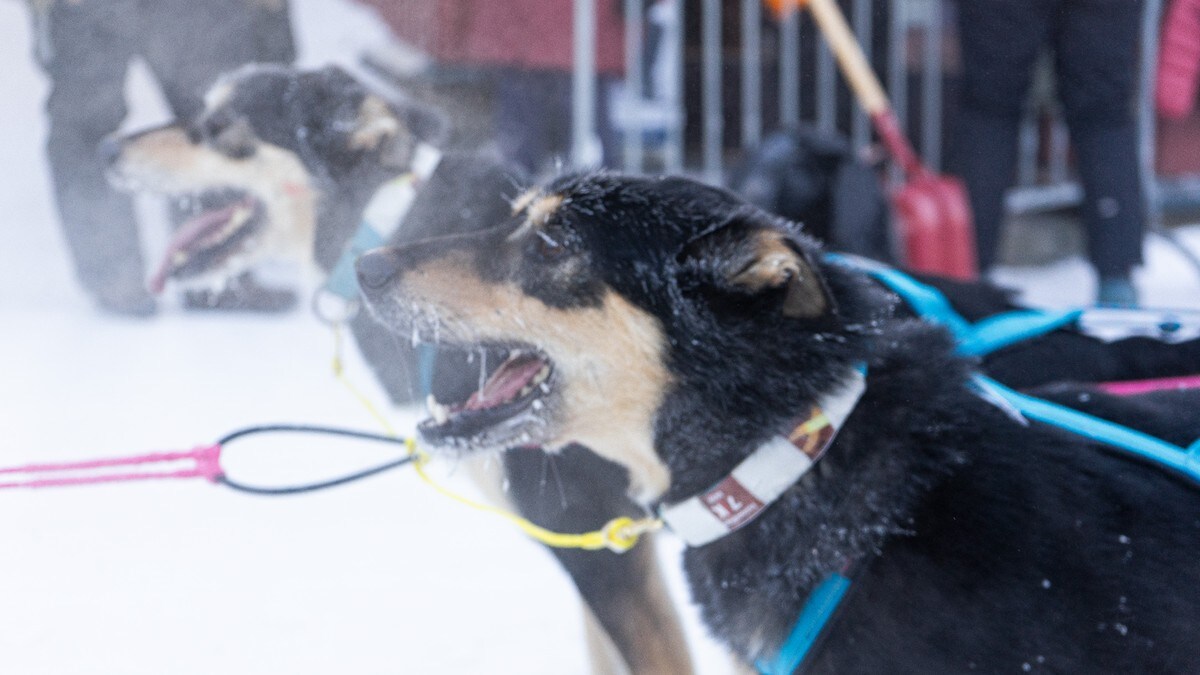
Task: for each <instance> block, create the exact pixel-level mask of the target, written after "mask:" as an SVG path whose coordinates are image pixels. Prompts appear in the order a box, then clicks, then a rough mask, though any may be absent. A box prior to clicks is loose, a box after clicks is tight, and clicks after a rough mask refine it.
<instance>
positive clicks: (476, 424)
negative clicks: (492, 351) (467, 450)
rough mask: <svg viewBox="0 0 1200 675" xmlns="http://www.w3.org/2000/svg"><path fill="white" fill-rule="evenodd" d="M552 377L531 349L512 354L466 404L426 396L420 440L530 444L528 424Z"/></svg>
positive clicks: (542, 404) (548, 366) (542, 402)
mask: <svg viewBox="0 0 1200 675" xmlns="http://www.w3.org/2000/svg"><path fill="white" fill-rule="evenodd" d="M553 374H554V370H553V367H552V366H551V363H550V360H549V359H547V358H546V357H544V356H542V355H541V354H539V353H537V352H536V351H533V350H528V349H518V350H513V351H512V352H510V354H509V356H508V358H507V359H505V360H504V362H503V363H501V364H500V366H499V367H498V368H496V370H494V371H492V373H491V374H490V375H489V376H488V377H487V378H486V379H485V380H483V381H482V383H481V385H480V387H479V388H478V389H477V390H476V391H474V392H472V393H471V395H470V396H469V397H467V399H466V400H464V401H460V402H457V403H443V402H439V401H437V400H436V399H434V397H433V396H432V395H430V397H429V400H428V406H429V414H430V418H429V419H427V420H425V421H424V422H422V423H421V425H420V431H421V435H422V436H423V437H424V438H425V440H426V441H428V442H430V443H433V444H434V445H451V446H476V445H479V446H483V445H488V446H491V445H497V444H501V443H512V444H524V443H529V442H533V441H534V439H532V438H531V437H526V436H528V434H529V433H530V429H529V427H530V423H533V424H538V423H539V420H540V415H539V413H541V412H542V411H543V410H544V409H545V406H546V401H545V399H546V397H547V395H548V394H550V392H551V380H552V376H553ZM543 424H544V423H543Z"/></svg>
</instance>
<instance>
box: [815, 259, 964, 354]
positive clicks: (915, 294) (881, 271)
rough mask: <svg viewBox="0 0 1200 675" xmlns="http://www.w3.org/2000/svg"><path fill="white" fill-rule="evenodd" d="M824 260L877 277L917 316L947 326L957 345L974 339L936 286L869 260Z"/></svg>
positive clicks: (960, 317) (962, 319) (961, 318)
mask: <svg viewBox="0 0 1200 675" xmlns="http://www.w3.org/2000/svg"><path fill="white" fill-rule="evenodd" d="M825 257H826V259H828V260H830V261H832V262H835V263H840V264H843V265H847V266H849V267H853V268H855V269H857V270H861V271H863V272H866V273H867V274H869V275H871V276H872V277H875V278H876V279H877V280H879V282H880V283H882V284H883V285H884V286H887V287H888V288H889V289H891V290H892V292H893V293H895V294H896V295H899V296H900V298H901V299H903V300H904V302H906V303H907V304H908V305H909V307H911V308H912V310H913V312H914V313H916V314H917V316H920V317H921V318H923V319H928V320H930V321H933V322H935V323H939V324H942V325H943V326H945V327H946V328H947V329H948V330H949V331H950V332H951V333H953V334H954V338H955V340H956V341H958V342H963V341H965V340H967V339H969V338H970V337H971V334H972V333H973V331H974V329H973V328H972V327H971V323H970V322H969V321H967V320H966V319H964V318H963V317H962V315H961V314H959V313H958V312H956V311H954V308H953V307H951V306H950V301H949V300H947V299H946V296H945V295H943V294H942V292H941V291H939V290H938V289H936V288H934V287H933V286H930V285H929V284H923V283H921V282H920V281H917V280H916V279H914V278H912V277H911V276H909V275H907V274H905V273H904V272H901V271H900V270H898V269H896V268H894V267H889V266H887V265H884V264H883V263H880V262H876V261H874V260H871V259H869V258H863V257H860V256H856V255H846V254H844V253H827V254H826V255H825Z"/></svg>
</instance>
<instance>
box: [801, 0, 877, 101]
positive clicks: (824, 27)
mask: <svg viewBox="0 0 1200 675" xmlns="http://www.w3.org/2000/svg"><path fill="white" fill-rule="evenodd" d="M805 4H807V5H808V11H810V12H812V15H813V20H815V21H816V22H817V26H818V27H819V28H820V29H821V32H822V33H824V34H825V39H826V40H827V41H828V42H829V48H830V49H831V50H833V55H834V56H836V57H837V60H838V64H840V65H841V67H842V74H844V75H845V76H846V79H847V80H848V81H849V82H850V88H851V89H853V90H854V93H855V95H857V96H858V100H859V102H860V103H861V104H862V106H863V108H864V109H866V111H867V114H868V115H871V116H875V115H878V114H879V113H882V112H885V111H887V110H889V109H890V108H891V104H890V103H888V98H887V94H885V93H884V91H883V87H882V86H881V85H880V84H879V78H877V77H876V76H875V71H874V70H872V69H871V64H870V63H868V62H867V57H866V55H865V54H863V51H862V47H860V46H859V44H858V40H857V39H856V38H855V37H854V33H853V32H851V30H850V26H849V25H848V24H847V23H846V17H845V16H843V15H842V10H841V9H840V8H839V7H838V6H837V5H836V4H835V2H834V0H805Z"/></svg>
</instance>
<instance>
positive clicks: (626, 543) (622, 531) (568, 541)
mask: <svg viewBox="0 0 1200 675" xmlns="http://www.w3.org/2000/svg"><path fill="white" fill-rule="evenodd" d="M333 341H334V355H333V374H334V377H336V378H337V379H338V381H339V382H341V383H342V384H343V385H345V386H346V388H347V389H349V390H350V393H351V394H353V395H354V398H356V399H357V400H358V402H359V403H361V404H362V405H363V407H364V408H366V409H367V412H369V413H370V414H371V416H372V417H374V418H375V420H376V421H377V422H378V423H379V424H380V426H382V427H383V428H384V429H385V430H386V431H387V434H388V435H389V436H394V437H399V434H397V433H396V430H395V429H394V428H393V427H392V425H391V424H390V423H388V421H387V418H386V417H384V416H383V414H382V413H380V411H379V409H378V408H377V407H375V405H373V404H372V403H371V399H370V398H368V397H367V396H366V395H365V394H364V393H363V392H362V391H361V390H359V389H358V388H357V387H355V386H354V384H353V383H352V382H350V379H349V378H347V377H346V372H345V367H344V364H343V361H342V334H341V330H340V327H339V326H336V325H335V326H334V327H333ZM405 447H407V448H408V454H409V455H416V457H417V459H416V461H415V462H413V468H414V469H415V470H416V472H417V475H418V476H420V477H421V480H422V481H424V482H425V483H426V484H427V485H429V486H430V487H432V488H433V489H434V490H436V491H437V492H438V493H440V494H442V495H444V496H446V497H449V498H450V499H452V500H454V501H456V502H458V503H460V504H464V505H466V506H469V507H471V508H473V509H476V510H478V511H484V512H486V513H491V514H493V515H496V516H500V517H501V518H504V519H505V520H507V521H509V522H510V523H512V524H513V525H516V526H517V527H518V528H520V529H521V531H522V532H524V533H525V534H526V535H528V536H529V537H532V538H533V539H536V540H537V541H540V542H541V543H543V544H545V545H547V546H552V547H554V548H578V549H584V550H587V551H597V550H600V549H609V550H611V551H616V552H618V553H624V552H625V551H628V550H629V549H631V548H633V547H634V546H635V545H636V544H637V543H638V539H639V538H640V537H641V535H643V534H645V533H647V532H653V531H655V530H658V529H661V528H662V526H663V522H662V521H661V520H659V519H658V518H650V517H647V518H640V519H637V520H634V519H633V518H630V517H628V516H621V517H618V518H613V519H612V520H610V521H608V522H607V523H605V524H604V526H603V527H602V528H600V529H599V530H595V531H592V532H584V533H582V534H565V533H562V532H555V531H553V530H548V529H546V528H544V527H541V526H540V525H536V524H534V523H533V522H531V521H529V520H527V519H525V518H522V517H521V516H518V515H517V514H515V513H511V512H509V511H505V510H504V509H501V508H497V507H495V506H492V505H490V504H484V503H482V502H478V501H475V500H473V499H471V498H469V497H466V496H463V495H461V494H459V493H457V492H454V491H453V490H450V489H449V488H447V487H445V486H443V485H442V484H440V483H438V482H437V481H435V480H434V479H433V478H432V477H431V476H430V475H429V474H428V472H426V471H425V465H426V464H428V463H429V462H430V461H431V457H430V456H429V453H426V452H424V451H422V450H420V449H418V448H417V442H416V440H415V439H413V438H411V437H409V438H407V439H405Z"/></svg>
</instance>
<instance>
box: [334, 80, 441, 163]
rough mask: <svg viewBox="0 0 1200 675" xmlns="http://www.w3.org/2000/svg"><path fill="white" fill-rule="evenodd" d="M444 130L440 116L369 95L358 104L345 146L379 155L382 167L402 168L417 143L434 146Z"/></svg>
mask: <svg viewBox="0 0 1200 675" xmlns="http://www.w3.org/2000/svg"><path fill="white" fill-rule="evenodd" d="M444 129H445V125H444V123H443V122H442V120H441V118H440V116H438V115H437V113H435V112H433V111H432V110H428V109H426V108H424V107H422V106H419V105H416V104H411V103H403V104H398V103H392V102H389V101H387V100H385V99H384V98H383V97H381V96H378V95H376V94H368V95H367V96H365V97H364V98H363V100H362V103H360V104H359V107H358V116H357V119H356V120H355V127H354V130H353V131H351V132H350V136H349V140H348V144H349V146H350V147H351V148H352V149H354V150H362V151H368V152H378V153H379V157H380V163H381V164H382V165H383V166H390V167H393V168H396V169H405V168H408V166H409V163H410V162H411V161H412V153H413V149H414V148H415V146H416V144H417V142H418V141H424V142H426V143H432V144H437V143H439V142H440V141H441V137H442V136H443V135H444Z"/></svg>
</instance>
